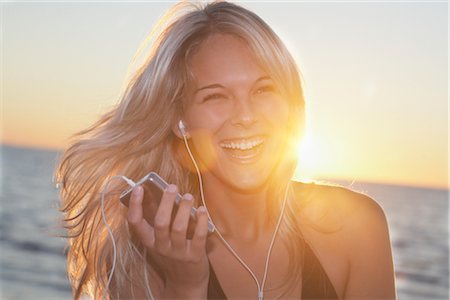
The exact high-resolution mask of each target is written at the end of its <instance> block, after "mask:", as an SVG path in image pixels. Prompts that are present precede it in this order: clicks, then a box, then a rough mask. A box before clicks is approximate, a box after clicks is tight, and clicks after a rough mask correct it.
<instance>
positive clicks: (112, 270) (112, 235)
mask: <svg viewBox="0 0 450 300" xmlns="http://www.w3.org/2000/svg"><path fill="white" fill-rule="evenodd" d="M113 179H123V180H125V182H126V183H127V184H128V185H129V186H131V187H134V186H135V185H136V183H135V182H134V181H133V180H131V179H129V178H127V177H125V176H123V175H116V176H113V177H111V178H109V179H108V181H106V184H105V186H104V187H103V189H102V218H103V223H105V227H106V229H107V230H108V235H109V237H110V238H111V241H112V245H113V262H112V266H111V271H110V274H109V276H108V281H107V282H106V286H105V291H104V292H103V296H102V300H104V299H105V297H106V294H107V292H108V289H109V285H110V284H111V280H112V277H113V274H114V269H115V268H116V260H117V254H116V252H117V249H116V248H117V247H116V240H115V239H114V234H113V232H112V230H111V227H110V226H109V224H108V222H107V221H106V215H105V191H107V190H108V186H109V184H110V183H111V181H112V180H113Z"/></svg>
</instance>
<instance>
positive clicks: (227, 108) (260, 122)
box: [184, 34, 289, 192]
mask: <svg viewBox="0 0 450 300" xmlns="http://www.w3.org/2000/svg"><path fill="white" fill-rule="evenodd" d="M190 72H191V73H192V75H193V77H194V86H193V91H192V95H191V99H190V103H189V104H188V106H187V108H186V111H185V114H184V120H185V123H186V127H187V130H188V131H189V134H190V135H191V145H193V146H194V147H193V148H194V151H195V153H196V155H195V156H196V159H197V162H199V163H201V165H202V167H203V170H204V172H203V174H204V178H205V180H207V181H208V182H217V183H218V184H220V185H222V186H223V187H227V188H232V189H234V190H238V191H241V192H250V191H255V190H257V189H260V188H262V187H263V186H264V184H265V183H266V182H267V180H268V179H269V178H270V175H271V173H272V172H273V170H274V169H275V167H276V166H277V164H278V163H279V160H280V158H281V157H280V156H281V154H282V153H283V151H282V150H281V149H283V148H284V144H285V140H286V132H287V126H288V114H289V104H288V101H287V99H286V97H283V96H282V94H281V92H280V89H279V88H278V86H277V84H276V83H275V81H274V80H272V78H271V77H270V75H269V74H267V73H266V72H265V71H263V69H262V68H260V67H259V66H258V64H257V63H256V61H255V59H254V57H253V55H252V53H251V52H250V50H249V49H248V47H247V46H246V44H245V43H244V42H242V41H241V40H239V39H238V38H236V37H234V36H232V35H224V34H214V35H212V36H210V37H209V38H208V39H207V40H205V41H204V42H203V43H202V44H201V45H199V47H198V49H197V51H196V52H195V54H193V56H192V59H191V60H190ZM205 171H206V172H205Z"/></svg>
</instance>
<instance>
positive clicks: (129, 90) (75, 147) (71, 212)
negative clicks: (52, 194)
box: [56, 2, 304, 299]
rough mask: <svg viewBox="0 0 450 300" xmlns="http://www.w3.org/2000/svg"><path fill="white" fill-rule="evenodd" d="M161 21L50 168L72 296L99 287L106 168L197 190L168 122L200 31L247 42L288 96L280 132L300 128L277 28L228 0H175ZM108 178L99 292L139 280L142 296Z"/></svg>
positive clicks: (138, 266) (299, 104)
mask: <svg viewBox="0 0 450 300" xmlns="http://www.w3.org/2000/svg"><path fill="white" fill-rule="evenodd" d="M162 20H164V21H166V22H165V23H164V24H163V25H161V24H160V25H159V26H160V27H158V28H159V29H161V30H160V33H159V34H156V33H153V34H152V39H151V47H150V51H149V53H147V54H146V59H145V61H144V62H143V64H142V65H141V66H140V67H139V68H138V69H137V70H136V72H135V73H134V75H133V76H132V77H131V79H130V80H129V83H128V85H127V86H126V88H125V89H124V91H123V93H122V95H121V99H120V101H119V103H118V104H117V105H116V107H115V108H114V109H112V110H111V111H109V112H108V113H106V114H105V115H104V116H103V117H102V118H101V119H100V120H99V121H98V122H97V123H95V124H94V125H93V126H92V127H90V128H88V129H86V130H84V131H82V132H80V133H78V134H77V135H76V136H75V138H74V141H73V142H72V144H71V145H70V147H69V148H68V149H67V150H66V151H65V152H64V154H63V156H62V158H61V162H60V165H59V167H58V168H57V170H56V178H57V181H58V182H60V183H61V187H62V188H61V199H62V203H61V211H62V212H63V213H64V226H65V228H66V229H67V232H68V241H69V250H68V273H69V278H70V280H71V283H72V287H73V297H74V298H75V299H79V298H80V297H81V296H82V295H83V294H88V295H90V296H92V297H94V298H101V297H102V295H103V293H104V292H105V288H106V281H107V278H108V275H109V272H110V267H111V262H112V261H113V246H112V241H111V240H110V238H109V237H108V232H107V228H106V227H105V224H104V223H103V221H102V211H101V192H102V189H103V187H104V185H105V183H106V182H107V181H108V180H109V179H110V178H111V177H112V176H114V175H117V174H121V175H125V176H127V177H129V178H131V179H133V180H138V179H140V178H141V177H143V176H144V175H145V174H147V173H148V172H150V171H156V172H157V173H159V174H160V175H161V176H162V177H163V178H165V179H166V180H167V181H168V182H171V183H174V184H176V185H178V187H179V189H180V190H181V191H183V192H189V193H192V194H193V195H194V196H195V197H196V199H198V198H199V191H198V186H197V181H196V180H195V176H193V173H192V171H190V169H189V168H186V167H185V166H183V164H182V163H181V162H180V158H179V154H178V152H179V151H178V150H177V149H178V146H179V144H180V141H179V139H178V138H177V137H176V136H175V135H174V133H173V132H172V127H173V125H174V124H176V122H177V120H179V119H180V118H181V117H182V116H183V111H184V110H185V108H186V106H187V105H188V104H189V89H190V87H191V86H192V80H193V78H192V76H191V74H190V73H189V60H190V58H191V57H192V55H193V54H194V53H195V51H196V49H197V48H198V46H199V45H200V44H201V43H202V42H203V41H204V40H205V39H207V38H208V37H209V36H211V35H212V34H215V33H223V34H231V35H233V36H235V37H238V38H239V39H241V40H242V41H244V42H245V43H246V44H247V45H248V47H249V49H250V50H251V51H252V52H253V53H254V57H255V59H256V61H257V62H258V63H259V65H260V66H261V67H262V68H263V69H264V70H265V71H266V72H267V73H268V74H270V76H271V77H272V79H273V80H274V81H275V82H276V83H277V84H278V86H279V87H280V88H281V91H282V92H283V93H284V95H285V96H286V98H287V99H288V100H289V104H290V125H289V126H290V129H289V136H290V139H289V140H290V141H296V140H298V136H299V135H301V132H302V127H303V119H304V118H303V111H304V98H303V92H302V87H301V80H300V75H299V71H298V69H297V67H296V64H295V62H294V60H293V58H292V57H291V55H290V54H289V52H288V50H287V49H286V47H285V46H284V44H283V43H282V42H281V40H280V39H279V38H278V36H277V35H276V34H275V33H274V32H273V31H272V30H271V29H270V28H269V26H268V25H267V24H266V23H265V22H264V21H263V20H261V19H260V18H259V17H258V16H257V15H256V14H254V13H252V12H250V11H248V10H247V9H245V8H243V7H240V6H237V5H235V4H230V3H227V2H213V3H210V4H207V5H200V4H187V3H180V4H177V5H175V6H174V7H173V8H172V9H171V10H170V11H169V12H168V13H167V15H166V16H165V17H163V19H162ZM292 147H293V144H292V143H288V145H287V147H286V153H287V154H286V155H285V156H284V158H285V161H284V162H283V164H281V165H280V167H279V170H278V171H277V172H278V173H277V174H279V176H278V175H277V176H274V178H276V180H277V182H278V183H280V182H282V183H283V184H282V185H279V184H278V185H276V184H275V182H274V183H273V185H274V186H277V188H278V190H276V189H275V194H276V195H277V197H274V199H276V200H274V203H273V206H274V207H276V208H277V209H279V206H280V203H281V200H282V198H283V197H282V196H280V195H282V194H283V191H282V189H284V187H285V186H286V183H287V182H288V181H289V180H290V177H291V176H292V174H293V171H294V169H293V166H295V159H296V158H295V157H294V155H292V151H290V148H292ZM288 150H289V151H288ZM288 152H289V153H288ZM293 162H294V163H293ZM110 186H111V188H109V189H108V193H107V197H106V198H105V202H104V212H105V217H106V219H107V220H108V223H109V226H110V227H111V230H112V232H113V235H114V237H115V240H116V244H117V266H116V269H115V272H114V274H113V280H112V283H111V285H110V286H109V290H108V291H107V294H108V296H109V298H112V299H119V298H123V297H124V294H122V291H124V290H128V291H130V290H131V294H133V289H137V288H138V289H140V291H146V292H147V295H150V284H149V282H148V280H147V278H148V274H149V270H148V269H149V267H150V266H151V262H149V260H148V257H147V256H146V254H145V251H144V247H143V245H141V244H140V242H139V241H138V240H136V239H135V238H134V237H133V235H132V234H131V233H130V231H129V230H128V225H127V221H126V208H123V206H122V205H121V204H120V201H119V200H118V193H119V192H120V191H123V190H124V189H125V188H126V185H125V183H123V182H120V181H119V180H116V181H112V182H111V185H110ZM281 187H282V188H281ZM293 200H294V197H293V195H292V193H290V196H289V202H288V205H287V210H286V214H285V216H284V222H283V225H282V227H281V228H280V235H281V237H282V238H283V239H285V241H286V242H287V243H288V247H289V252H290V259H291V263H290V266H291V268H290V271H289V272H288V273H289V274H287V279H289V280H287V282H290V285H289V286H292V284H293V283H295V282H296V281H297V282H298V278H299V276H300V275H299V274H298V273H299V271H298V270H300V265H301V257H299V255H298V254H299V253H302V235H301V232H300V228H299V227H298V225H297V221H296V215H297V209H298V207H297V204H296V202H295V201H293ZM274 211H275V212H276V209H275V210H274ZM278 211H279V210H278ZM292 237H295V238H292Z"/></svg>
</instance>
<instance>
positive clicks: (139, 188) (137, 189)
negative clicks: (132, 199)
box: [133, 185, 142, 196]
mask: <svg viewBox="0 0 450 300" xmlns="http://www.w3.org/2000/svg"><path fill="white" fill-rule="evenodd" d="M141 192H142V186H140V185H138V186H135V187H134V188H133V195H134V196H139V195H140V194H141Z"/></svg>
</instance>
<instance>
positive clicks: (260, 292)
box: [183, 134, 290, 300]
mask: <svg viewBox="0 0 450 300" xmlns="http://www.w3.org/2000/svg"><path fill="white" fill-rule="evenodd" d="M183 140H184V144H185V146H186V149H187V151H188V153H189V157H190V158H191V160H192V162H193V163H194V166H195V170H196V171H197V176H198V180H199V185H200V197H201V199H202V203H203V206H204V207H205V209H206V213H207V215H208V218H209V219H210V220H211V222H212V218H211V215H210V214H209V211H208V207H207V206H206V202H205V197H204V194H203V182H202V175H201V173H200V169H199V168H198V165H197V162H196V161H195V158H194V156H193V155H192V152H191V149H190V148H189V144H188V142H187V138H186V135H185V134H183ZM289 186H290V182H289V183H288V184H287V186H286V190H285V192H284V199H283V205H282V207H281V211H280V216H279V217H278V222H277V225H276V227H275V230H274V232H273V235H272V240H271V241H270V245H269V250H268V251H267V257H266V263H265V266H264V275H263V280H262V282H261V285H260V284H259V281H258V278H257V277H256V275H255V274H254V273H253V271H252V270H251V269H250V267H249V266H248V265H247V264H246V263H245V262H244V261H243V260H242V258H241V257H240V256H239V255H238V254H237V253H236V251H235V250H234V249H233V247H231V245H230V244H229V243H228V242H227V241H226V240H225V238H224V237H223V236H222V234H221V233H220V231H219V229H218V228H217V227H216V230H215V232H216V234H217V236H218V237H219V238H220V240H221V241H222V242H223V243H224V245H225V246H226V247H227V248H228V250H229V251H230V252H231V254H233V256H234V257H235V258H236V259H237V260H238V261H239V262H240V263H241V265H242V266H243V267H244V268H245V269H246V270H247V271H248V272H249V273H250V275H251V276H252V277H253V280H254V281H255V283H256V287H257V289H258V300H263V298H264V286H265V284H266V278H267V273H268V269H269V260H270V255H271V253H272V249H273V245H274V243H275V238H276V236H277V233H278V229H279V228H280V224H281V220H282V219H283V216H284V209H285V207H286V200H287V193H288V190H289ZM213 223H214V222H213Z"/></svg>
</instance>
